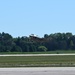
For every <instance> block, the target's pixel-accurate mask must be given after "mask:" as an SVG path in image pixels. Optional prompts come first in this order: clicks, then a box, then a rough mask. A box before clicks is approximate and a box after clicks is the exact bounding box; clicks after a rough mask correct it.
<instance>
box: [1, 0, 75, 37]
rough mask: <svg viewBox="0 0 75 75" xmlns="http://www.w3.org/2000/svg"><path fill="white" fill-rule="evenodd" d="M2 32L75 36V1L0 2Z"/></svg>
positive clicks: (6, 0)
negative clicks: (68, 33) (69, 33)
mask: <svg viewBox="0 0 75 75" xmlns="http://www.w3.org/2000/svg"><path fill="white" fill-rule="evenodd" d="M0 32H5V33H9V34H11V35H12V36H13V37H18V36H28V35H30V34H36V35H38V36H40V37H42V36H43V35H44V34H51V33H57V32H61V33H63V32H64V33H66V32H72V33H73V34H75V0H0Z"/></svg>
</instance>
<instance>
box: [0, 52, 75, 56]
mask: <svg viewBox="0 0 75 75" xmlns="http://www.w3.org/2000/svg"><path fill="white" fill-rule="evenodd" d="M63 55H64V56H66V55H75V53H71V54H1V55H0V56H63Z"/></svg>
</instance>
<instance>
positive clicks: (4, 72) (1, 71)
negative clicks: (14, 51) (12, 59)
mask: <svg viewBox="0 0 75 75" xmlns="http://www.w3.org/2000/svg"><path fill="white" fill-rule="evenodd" d="M0 75H75V67H28V68H0Z"/></svg>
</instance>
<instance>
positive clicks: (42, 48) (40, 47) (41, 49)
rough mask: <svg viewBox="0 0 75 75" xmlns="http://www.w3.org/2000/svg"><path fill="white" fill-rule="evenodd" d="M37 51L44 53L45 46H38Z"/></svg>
mask: <svg viewBox="0 0 75 75" xmlns="http://www.w3.org/2000/svg"><path fill="white" fill-rule="evenodd" d="M38 51H44V52H46V51H47V48H46V47H45V46H39V47H38Z"/></svg>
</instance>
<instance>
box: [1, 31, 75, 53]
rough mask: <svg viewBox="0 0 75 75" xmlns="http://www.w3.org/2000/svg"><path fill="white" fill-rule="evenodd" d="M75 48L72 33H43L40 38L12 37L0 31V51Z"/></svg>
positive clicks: (32, 36)
mask: <svg viewBox="0 0 75 75" xmlns="http://www.w3.org/2000/svg"><path fill="white" fill-rule="evenodd" d="M56 50H75V35H73V34H72V33H69V32H68V33H54V34H50V35H48V34H44V36H43V37H42V38H40V37H38V36H35V35H30V36H29V37H27V36H22V37H17V38H13V37H12V36H11V35H10V34H8V33H4V32H2V33H0V52H40V51H56Z"/></svg>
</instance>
